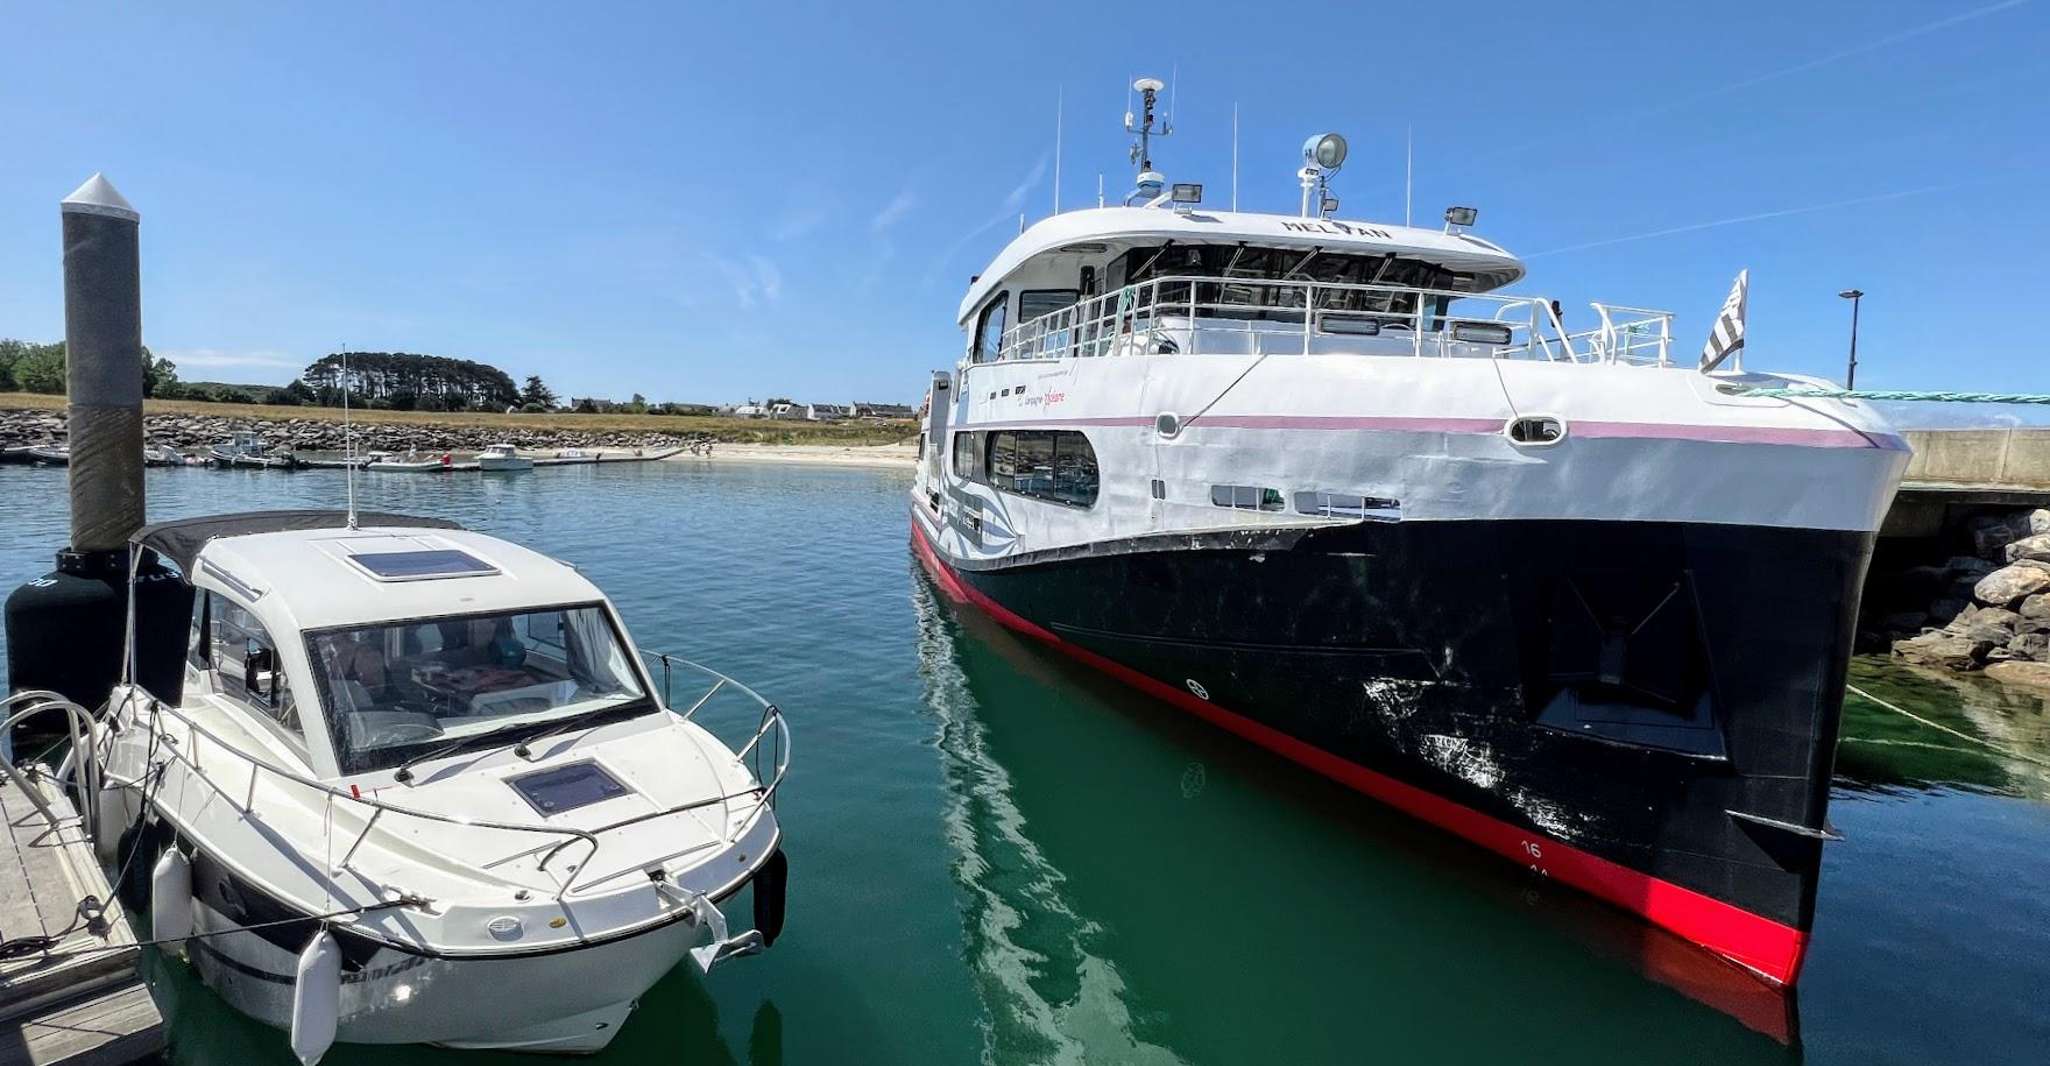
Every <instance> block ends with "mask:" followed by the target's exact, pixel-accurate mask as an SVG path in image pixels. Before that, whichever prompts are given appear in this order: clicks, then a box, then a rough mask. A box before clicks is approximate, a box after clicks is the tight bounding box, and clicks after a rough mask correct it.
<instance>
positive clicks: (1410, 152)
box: [1402, 125, 1416, 226]
mask: <svg viewBox="0 0 2050 1066" xmlns="http://www.w3.org/2000/svg"><path fill="white" fill-rule="evenodd" d="M1415 174H1416V127H1415V126H1414V125H1411V126H1406V127H1404V128H1403V131H1402V224H1403V225H1405V226H1407V225H1409V201H1410V189H1411V188H1412V186H1413V183H1414V181H1415V177H1414V175H1415Z"/></svg>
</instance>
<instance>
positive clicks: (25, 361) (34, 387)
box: [14, 341, 64, 396]
mask: <svg viewBox="0 0 2050 1066" xmlns="http://www.w3.org/2000/svg"><path fill="white" fill-rule="evenodd" d="M14 380H15V383H16V384H17V385H18V386H19V387H21V388H22V389H25V390H27V391H29V392H42V393H49V394H51V395H57V396H61V395H63V393H64V344H63V342H61V341H60V342H58V343H56V344H31V345H29V346H28V350H27V351H26V352H25V353H23V355H22V357H21V358H20V359H19V360H18V361H16V362H15V364H14Z"/></svg>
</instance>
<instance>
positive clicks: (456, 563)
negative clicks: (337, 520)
mask: <svg viewBox="0 0 2050 1066" xmlns="http://www.w3.org/2000/svg"><path fill="white" fill-rule="evenodd" d="M349 561H350V562H352V563H355V564H356V565H357V566H360V567H362V568H363V569H364V570H365V571H367V572H368V573H369V574H370V576H372V577H374V578H377V579H378V580H380V581H425V580H430V579H433V578H440V577H481V576H484V575H488V574H496V573H498V568H497V567H495V566H493V565H491V564H490V563H487V562H485V561H484V560H482V559H479V558H477V557H476V556H474V555H471V554H470V553H469V552H466V551H458V550H456V549H454V548H432V549H426V550H422V551H403V552H350V553H349Z"/></svg>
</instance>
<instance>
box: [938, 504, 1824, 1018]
mask: <svg viewBox="0 0 2050 1066" xmlns="http://www.w3.org/2000/svg"><path fill="white" fill-rule="evenodd" d="M911 539H912V544H913V547H914V548H915V549H916V551H917V552H918V557H919V560H920V561H921V562H922V563H923V564H924V565H925V567H926V570H927V571H928V572H930V573H931V574H932V575H933V579H934V580H935V581H937V582H938V583H939V585H940V588H941V589H942V590H943V591H944V592H945V593H946V594H947V596H948V597H949V598H951V599H953V600H955V601H957V602H966V603H971V604H974V605H975V606H976V607H979V608H981V609H982V610H983V611H985V612H987V613H988V614H990V615H991V616H992V617H994V618H995V619H996V620H997V621H999V622H1001V623H1003V624H1004V625H1005V626H1008V627H1009V628H1011V629H1014V630H1017V631H1018V632H1020V633H1023V634H1025V635H1027V636H1029V637H1032V638H1034V639H1036V640H1040V641H1043V642H1045V643H1047V644H1049V645H1052V646H1053V647H1055V648H1058V649H1060V650H1061V651H1062V652H1065V653H1066V654H1068V655H1071V656H1073V657H1075V658H1076V659H1079V660H1081V661H1082V662H1085V663H1087V664H1089V665H1090V666H1093V667H1095V668H1097V669H1098V670H1101V671H1103V672H1104V673H1107V674H1109V675H1111V676H1112V677H1115V678H1117V679H1118V680H1120V681H1123V682H1125V683H1126V684H1128V685H1131V686H1132V687H1134V688H1137V689H1140V690H1141V691H1144V692H1146V693H1148V694H1149V695H1152V696H1155V697H1157V698H1159V699H1163V700H1166V701H1167V702H1169V703H1172V704H1174V705H1175V706H1177V707H1180V708H1182V709H1183V710H1186V711H1189V712H1191V713H1193V714H1195V715H1197V716H1198V717H1201V718H1203V719H1205V720H1207V721H1209V722H1212V723H1214V724H1216V725H1219V726H1222V727H1223V728H1225V729H1228V730H1230V731H1232V732H1233V733H1236V734H1238V735H1239V736H1241V737H1244V738H1245V739H1247V740H1250V741H1252V742H1253V743H1255V744H1258V745H1260V746H1261V747H1264V748H1267V749H1269V750H1271V751H1274V752H1276V753H1278V754H1280V755H1283V756H1286V757H1287V758H1289V759H1293V760H1294V761H1296V762H1298V763H1301V764H1302V765H1304V766H1307V767H1309V768H1310V769H1312V770H1315V771H1317V772H1318V773H1321V774H1323V775H1324V776H1326V777H1329V778H1332V779H1333V780H1336V781H1339V782H1342V783H1344V784H1346V785H1349V786H1351V787H1353V788H1355V789H1358V790H1359V791H1361V792H1364V793H1366V794H1367V795H1369V796H1372V797H1374V798H1375V799H1378V800H1380V801H1382V802H1383V803H1386V804H1389V805H1390V806H1393V807H1395V808H1397V809H1399V810H1402V811H1404V812H1407V813H1408V814H1410V815H1412V816H1414V817H1417V818H1421V819H1423V820H1424V821H1426V822H1429V823H1431V824H1433V825H1436V826H1439V827H1441V828H1444V829H1448V830H1450V831H1452V832H1454V833H1457V834H1459V835H1460V836H1462V837H1465V838H1466V839H1468V840H1471V841H1473V842H1474V843H1476V844H1479V845H1481V846H1482V847H1485V848H1487V849H1488V850H1490V851H1493V852H1496V853H1497V854H1500V855H1502V856H1505V857H1507V858H1509V859H1512V860H1514V861H1515V862H1518V863H1521V864H1523V865H1525V866H1528V867H1530V868H1531V869H1533V870H1536V871H1537V872H1539V873H1541V874H1543V875H1545V876H1547V877H1550V878H1552V879H1553V880H1556V881H1560V882H1563V883H1565V884H1568V885H1572V886H1573V887H1574V888H1577V889H1580V890H1581V891H1583V892H1587V893H1590V894H1592V895H1594V896H1596V897H1598V898H1600V899H1603V900H1606V901H1607V902H1609V903H1612V904H1614V905H1616V906H1618V907H1621V908H1623V909H1624V910H1627V911H1630V912H1631V913H1633V914H1637V915H1640V916H1642V917H1643V918H1645V919H1646V920H1648V921H1650V922H1651V923H1652V924H1654V925H1657V926H1660V927H1662V928H1664V929H1668V930H1670V931H1672V932H1673V933H1675V934H1677V935H1679V936H1681V937H1684V938H1686V939H1687V940H1690V941H1692V942H1694V943H1696V944H1699V945H1701V946H1702V947H1705V948H1707V949H1708V950H1710V951H1713V952H1715V953H1716V954H1718V955H1722V956H1724V957H1726V958H1728V959H1731V960H1732V961H1735V962H1737V963H1740V964H1742V965H1744V966H1746V967H1749V968H1750V969H1752V970H1755V971H1757V972H1758V973H1760V974H1762V975H1764V976H1765V977H1766V978H1768V979H1770V980H1772V981H1775V982H1777V983H1779V984H1782V985H1790V984H1793V983H1794V979H1795V977H1796V976H1798V975H1799V974H1800V971H1801V959H1802V956H1803V955H1804V954H1805V953H1806V951H1807V947H1808V934H1806V933H1804V932H1802V931H1800V930H1798V929H1794V928H1792V927H1790V926H1785V925H1781V924H1780V923H1778V922H1775V921H1773V920H1771V919H1770V918H1766V917H1763V916H1761V915H1757V914H1753V913H1751V912H1749V911H1746V910H1744V909H1742V908H1740V907H1737V906H1734V905H1732V904H1729V903H1725V902H1723V901H1722V900H1719V899H1715V898H1713V897H1710V896H1705V895H1702V894H1701V893H1699V892H1696V891H1694V890H1692V889H1688V888H1683V887H1681V886H1679V885H1676V884H1673V883H1671V882H1669V881H1662V880H1660V879H1658V878H1656V877H1652V876H1650V875H1649V874H1643V873H1639V872H1638V871H1636V870H1632V869H1630V868H1628V867H1625V866H1620V865H1617V864H1616V863H1613V862H1610V861H1609V860H1607V859H1604V858H1602V857H1600V856H1598V855H1593V854H1590V853H1588V852H1585V851H1581V850H1580V849H1578V848H1575V847H1573V846H1572V845H1570V844H1566V843H1564V842H1563V841H1560V840H1556V839H1554V838H1552V837H1549V836H1546V835H1544V834H1542V833H1538V832H1535V831H1533V830H1529V829H1525V828H1523V827H1521V826H1516V825H1511V824H1509V823H1508V822H1504V821H1500V820H1497V819H1495V818H1492V817H1489V816H1488V815H1485V814H1482V813H1481V812H1479V811H1476V810H1474V809H1472V808H1470V807H1463V806H1461V805H1459V804H1457V803H1454V802H1452V801H1451V800H1448V799H1445V798H1444V797H1442V796H1437V795H1433V794H1432V793H1430V792H1426V791H1424V790H1423V789H1420V788H1417V787H1416V786H1414V785H1411V784H1407V783H1405V782H1402V781H1398V780H1396V779H1395V778H1392V777H1389V776H1387V775H1385V774H1380V773H1376V772H1374V771H1372V770H1369V769H1367V768H1366V767H1363V766H1360V765H1358V764H1356V763H1352V762H1348V761H1347V760H1345V759H1341V758H1339V757H1338V756H1336V755H1333V754H1331V753H1330V752H1327V751H1324V750H1322V749H1320V748H1317V747H1314V746H1312V745H1309V744H1306V743H1304V742H1302V741H1300V740H1297V739H1296V738H1294V737H1291V736H1289V735H1288V734H1286V733H1283V732H1280V731H1279V730H1276V729H1273V728H1271V727H1268V726H1265V725H1262V724H1260V723H1259V722H1256V721H1253V720H1252V719H1250V718H1246V717H1243V716H1241V715H1237V714H1233V713H1232V712H1230V711H1227V710H1225V709H1224V708H1222V707H1219V706H1217V705H1216V704H1214V703H1211V702H1210V701H1208V700H1203V699H1198V698H1196V696H1195V695H1194V694H1192V693H1188V692H1184V691H1182V690H1181V689H1178V688H1175V687H1174V686H1172V685H1169V684H1165V683H1163V682H1161V681H1158V680H1156V679H1154V678H1151V677H1148V676H1146V675H1145V674H1142V673H1139V672H1138V671H1136V670H1133V669H1131V668H1130V667H1127V666H1123V665H1121V664H1119V663H1117V662H1114V661H1112V660H1110V659H1106V658H1104V657H1103V656H1101V655H1098V654H1096V653H1094V652H1092V651H1089V650H1088V649H1086V648H1082V647H1079V646H1077V645H1075V644H1071V643H1069V642H1067V641H1065V640H1062V639H1061V638H1060V637H1058V636H1056V635H1055V634H1054V633H1052V632H1051V631H1049V630H1046V629H1044V628H1041V627H1040V626H1038V625H1035V624H1034V623H1032V622H1030V621H1027V620H1026V619H1024V618H1022V617H1020V616H1019V615H1017V614H1015V613H1013V612H1011V611H1010V610H1009V609H1007V608H1005V607H1004V606H1003V605H1002V604H1000V603H998V602H996V601H995V600H993V599H990V598H989V597H988V596H986V595H984V594H982V593H981V592H979V591H977V590H976V589H975V588H974V587H973V586H971V585H969V584H967V583H966V582H964V581H962V580H960V579H959V578H958V577H957V576H956V575H955V574H954V572H953V570H952V568H951V567H949V566H947V565H946V563H944V562H943V561H941V559H940V558H939V555H938V554H937V553H936V552H935V551H934V550H933V547H932V545H931V543H930V542H928V541H927V539H926V536H925V531H924V529H923V528H921V526H920V525H919V522H918V520H917V519H916V518H914V519H913V520H912V522H911Z"/></svg>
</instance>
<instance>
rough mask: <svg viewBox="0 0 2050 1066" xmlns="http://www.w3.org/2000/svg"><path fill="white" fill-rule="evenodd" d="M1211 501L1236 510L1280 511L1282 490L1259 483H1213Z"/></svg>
mask: <svg viewBox="0 0 2050 1066" xmlns="http://www.w3.org/2000/svg"><path fill="white" fill-rule="evenodd" d="M1210 502H1211V503H1213V504H1216V505H1217V506H1219V507H1229V508H1231V509H1232V510H1234V511H1279V510H1281V509H1282V501H1281V490H1280V489H1269V488H1262V487H1260V486H1258V485H1212V486H1210Z"/></svg>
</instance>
